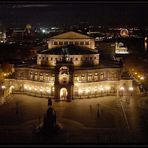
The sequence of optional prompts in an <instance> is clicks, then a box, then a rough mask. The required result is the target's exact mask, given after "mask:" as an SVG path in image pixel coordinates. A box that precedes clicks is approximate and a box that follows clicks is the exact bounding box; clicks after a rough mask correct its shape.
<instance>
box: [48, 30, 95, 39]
mask: <svg viewBox="0 0 148 148" xmlns="http://www.w3.org/2000/svg"><path fill="white" fill-rule="evenodd" d="M50 39H94V38H93V37H90V36H88V35H84V34H81V33H78V32H74V31H69V32H65V33H62V34H59V35H56V36H53V37H51V38H50Z"/></svg>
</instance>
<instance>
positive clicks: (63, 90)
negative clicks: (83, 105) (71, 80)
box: [60, 88, 68, 100]
mask: <svg viewBox="0 0 148 148" xmlns="http://www.w3.org/2000/svg"><path fill="white" fill-rule="evenodd" d="M67 95H68V92H67V89H66V88H61V90H60V100H67Z"/></svg>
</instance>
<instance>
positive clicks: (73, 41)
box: [5, 31, 132, 101]
mask: <svg viewBox="0 0 148 148" xmlns="http://www.w3.org/2000/svg"><path fill="white" fill-rule="evenodd" d="M47 43H48V49H46V50H42V51H40V52H39V53H38V54H37V62H36V64H35V65H28V66H17V67H15V75H14V77H13V78H11V79H10V78H9V79H6V80H5V85H6V87H9V91H10V93H11V92H14V93H21V94H27V95H31V96H37V97H51V98H53V99H55V101H60V100H65V101H71V100H73V99H83V98H88V99H91V98H95V97H101V96H106V95H115V96H116V95H119V94H120V93H121V92H122V91H123V90H124V92H126V93H127V92H129V90H130V88H131V87H132V80H131V79H130V77H128V76H125V74H124V72H123V67H122V66H121V65H120V64H117V63H116V62H113V61H110V60H109V59H108V60H106V61H105V60H103V58H101V55H100V54H99V52H98V50H97V49H96V48H95V40H94V38H92V37H90V36H87V35H83V34H81V33H77V32H73V31H70V32H66V33H62V34H59V35H56V36H53V37H51V38H50V39H49V40H48V42H47ZM101 59H102V61H101ZM122 93H123V92H122Z"/></svg>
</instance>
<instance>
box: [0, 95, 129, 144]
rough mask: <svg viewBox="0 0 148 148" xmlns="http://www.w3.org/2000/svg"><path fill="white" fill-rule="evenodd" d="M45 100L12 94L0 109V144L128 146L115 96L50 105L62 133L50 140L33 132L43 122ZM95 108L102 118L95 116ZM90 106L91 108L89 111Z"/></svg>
mask: <svg viewBox="0 0 148 148" xmlns="http://www.w3.org/2000/svg"><path fill="white" fill-rule="evenodd" d="M47 101H48V100H47V99H46V98H37V97H32V96H27V95H21V94H16V95H13V96H11V97H9V99H8V100H7V103H4V104H3V105H1V106H0V144H3V143H4V144H12V143H14V144H15V143H16V144H19V143H20V144H22V143H23V144H33V143H42V144H47V143H54V144H65V143H66V144H71V143H83V144H85V143H86V144H87V143H88V144H89V143H91V144H99V143H105V144H108V143H109V144H118V143H128V142H130V137H129V133H128V130H127V127H126V123H125V119H124V116H123V112H122V109H121V106H120V103H119V100H118V98H117V97H115V96H110V97H99V98H91V99H81V100H80V99H76V100H72V102H53V108H54V109H55V111H56V114H57V121H58V122H60V123H61V124H62V126H63V129H62V130H61V131H60V132H59V133H58V134H57V135H55V136H54V137H46V138H45V137H44V138H43V137H41V136H38V135H36V134H35V133H34V132H33V129H34V127H36V126H38V125H39V124H40V123H41V122H42V121H43V116H44V114H45V113H46V111H47V108H48V106H47ZM98 104H99V106H100V108H101V110H103V111H102V115H101V116H99V117H98V116H97V109H98ZM90 105H91V106H92V108H90Z"/></svg>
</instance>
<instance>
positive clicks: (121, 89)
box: [120, 86, 124, 97]
mask: <svg viewBox="0 0 148 148" xmlns="http://www.w3.org/2000/svg"><path fill="white" fill-rule="evenodd" d="M120 91H121V92H122V94H121V96H122V97H123V92H124V87H123V86H122V87H120Z"/></svg>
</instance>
